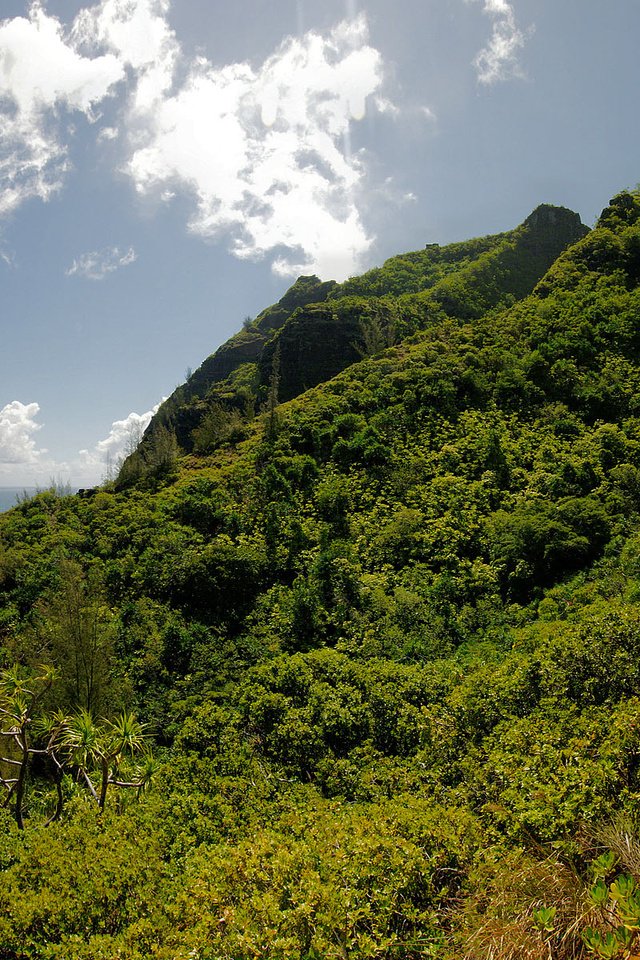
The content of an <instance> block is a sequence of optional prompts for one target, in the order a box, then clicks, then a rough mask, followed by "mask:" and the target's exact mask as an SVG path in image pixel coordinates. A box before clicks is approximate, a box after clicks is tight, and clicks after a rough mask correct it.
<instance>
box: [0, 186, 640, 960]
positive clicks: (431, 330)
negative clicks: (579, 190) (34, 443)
mask: <svg viewBox="0 0 640 960" xmlns="http://www.w3.org/2000/svg"><path fill="white" fill-rule="evenodd" d="M556 229H558V230H559V236H558V237H556V238H555V239H554V236H553V234H554V231H555V230H556ZM571 230H573V241H572V240H571V238H570V237H569V234H570V232H571ZM554 244H557V246H558V248H559V249H558V253H557V256H556V255H555V254H554V253H553V251H554V250H555V249H556V247H554ZM554 257H555V259H554ZM538 258H540V259H539V261H538ZM544 258H547V259H548V260H549V261H551V260H552V261H553V262H549V264H548V267H544V268H542V269H539V265H540V263H542V260H543V259H544ZM534 262H538V266H535V267H534V266H533V265H532V264H533V263H534ZM639 282H640V194H638V193H637V192H632V193H628V192H623V193H621V194H619V195H618V196H616V197H614V198H613V199H612V200H611V202H610V203H609V205H608V206H607V207H606V208H605V210H604V211H603V213H602V215H601V217H600V219H599V221H598V224H597V225H596V227H595V228H594V229H593V230H591V231H586V229H585V228H583V227H582V226H581V225H580V224H579V221H577V220H576V218H575V215H574V214H570V213H569V212H565V211H558V210H556V209H555V208H549V207H542V208H539V209H538V211H535V212H534V214H533V215H532V216H531V217H529V218H528V220H527V221H525V224H523V225H522V227H520V228H518V229H517V230H516V231H514V233H512V234H503V235H500V236H499V237H490V238H484V239H481V240H474V241H470V242H469V244H467V245H464V244H459V245H454V247H453V248H449V247H443V248H434V247H431V248H428V249H425V250H424V251H419V252H418V253H416V254H411V255H405V256H403V257H399V258H392V260H390V261H387V263H386V264H385V265H384V266H383V267H381V268H380V269H379V270H378V271H372V272H370V273H368V274H365V275H364V277H363V278H354V279H352V280H349V281H347V283H346V284H344V285H341V286H338V285H329V286H326V285H321V284H320V281H318V280H316V279H315V278H303V279H302V280H300V281H298V283H297V284H296V285H294V287H293V288H292V290H293V291H294V292H295V293H293V292H291V291H290V293H291V297H290V298H289V299H288V300H287V299H286V298H284V299H285V300H286V302H284V303H283V301H281V302H280V304H278V305H276V306H275V308H270V311H265V313H264V314H261V318H262V319H260V318H257V319H256V321H254V322H253V323H254V324H260V326H259V327H258V328H257V329H258V333H259V334H260V336H262V337H264V342H263V343H262V344H261V346H260V350H259V351H256V352H255V353H254V354H252V355H251V356H252V359H247V357H248V356H249V355H248V354H246V353H245V354H243V355H242V362H239V363H238V365H237V366H235V367H233V363H232V362H231V361H230V364H229V366H228V367H227V368H225V367H224V366H223V365H222V361H220V360H218V361H215V355H214V358H213V359H211V358H210V362H209V361H206V362H205V365H204V366H205V367H206V369H205V372H204V373H202V374H200V371H198V372H197V374H195V375H194V377H198V374H200V379H198V380H196V382H195V384H194V383H192V382H191V381H189V382H188V383H187V385H185V389H187V390H193V393H192V394H191V395H187V394H186V393H183V394H178V396H177V397H176V396H175V395H174V398H172V403H173V406H172V407H171V408H170V411H169V412H170V413H171V416H167V418H166V419H165V420H164V421H162V420H161V419H159V420H158V421H157V425H156V427H155V436H154V431H151V433H150V434H149V436H148V437H147V438H146V439H145V443H144V445H143V447H142V448H141V450H140V452H139V459H138V461H137V468H136V469H133V468H132V464H131V463H130V464H129V468H128V469H129V473H128V475H125V476H124V477H122V478H121V479H120V480H119V482H118V483H117V484H114V485H107V486H106V487H105V488H104V489H102V490H99V491H96V492H89V493H85V495H84V496H82V497H79V496H78V497H62V498H61V497H56V496H55V495H54V494H53V493H52V492H45V493H42V494H40V495H39V496H37V497H36V498H34V499H33V500H31V501H29V502H27V503H23V504H21V505H19V506H18V507H17V508H16V509H15V510H13V511H11V512H10V513H8V514H6V515H3V516H2V517H0V631H2V632H1V638H2V656H3V663H4V666H5V667H6V670H5V671H4V672H3V673H2V674H1V675H0V705H1V706H2V709H4V710H6V711H10V710H12V711H13V713H11V714H10V715H11V716H12V717H14V721H13V723H15V724H16V725H17V727H18V728H19V730H20V731H26V733H25V734H24V735H25V736H28V737H29V738H31V740H30V741H29V742H32V743H33V744H34V746H35V749H37V750H39V751H41V752H39V753H37V754H34V755H33V758H32V760H31V761H30V763H29V766H28V774H29V776H28V779H27V778H25V779H24V781H23V784H22V787H21V790H22V794H21V795H20V798H18V797H17V790H16V789H15V788H14V789H13V791H12V786H11V784H10V782H9V781H10V780H11V779H12V777H11V775H10V771H11V764H9V765H7V766H5V767H0V775H2V776H3V777H4V778H5V781H6V790H7V794H8V804H7V806H6V809H4V810H3V811H2V816H3V826H4V827H5V830H4V832H3V834H2V837H3V839H2V841H1V842H0V905H1V906H2V909H0V955H6V956H7V957H14V956H15V957H26V956H43V957H44V956H65V957H69V958H71V960H80V958H88V957H91V958H93V957H100V956H105V957H106V956H120V957H123V958H126V960H141V958H143V957H147V956H157V957H159V958H166V960H169V958H174V957H180V956H189V955H199V956H201V957H203V958H205V957H209V958H221V957H229V958H231V957H234V958H243V960H244V958H249V957H261V956H265V957H266V956H268V957H271V958H276V960H289V958H291V957H300V958H303V960H315V958H319V957H323V958H324V957H336V958H343V957H358V958H359V957H369V958H374V960H391V958H393V960H400V958H402V960H418V958H421V960H422V958H424V957H432V958H436V960H453V958H468V960H484V958H486V957H489V956H491V957H495V958H504V960H507V958H517V957H530V958H540V960H542V958H547V957H549V956H553V957H557V958H561V960H569V958H575V960H577V958H578V957H583V956H584V955H585V950H586V949H587V948H588V950H589V952H590V953H591V954H592V955H593V956H595V957H604V956H616V955H617V956H620V957H622V956H625V955H629V954H630V953H631V952H632V951H635V952H637V937H638V934H637V932H636V931H637V927H638V926H639V925H640V924H639V923H638V921H637V911H638V902H637V884H638V883H639V882H640V872H639V868H638V860H637V849H638V844H639V843H640V830H639V828H638V822H637V816H638V809H639V808H640V764H639V763H638V757H640V728H639V725H638V722H637V720H638V710H639V707H640V703H639V700H638V688H639V684H640V666H639V665H640V640H639V638H640V603H639V598H640V565H639V564H638V552H639V545H640V523H639V521H640V324H639V317H640V286H639ZM307 295H309V297H310V298H313V297H314V296H316V297H319V299H315V300H314V299H309V300H306V301H305V302H304V303H303V302H301V301H302V300H304V299H305V297H306V296H307ZM287 296H288V295H287ZM265 315H266V316H267V319H266V320H265V319H264V318H265ZM269 318H270V319H269ZM269 325H270V328H271V329H272V330H273V331H274V332H273V333H271V334H269V333H268V332H267V330H268V328H269ZM328 330H331V331H333V332H335V334H336V338H337V339H338V341H339V342H342V344H343V345H349V344H353V343H354V342H357V344H358V349H355V348H354V351H353V353H351V354H345V355H344V356H343V361H344V362H342V364H341V369H339V370H338V371H335V370H334V367H333V366H332V365H331V364H333V363H334V358H337V354H335V353H334V352H333V345H332V344H329V345H328V346H329V349H328V351H327V352H326V353H324V354H323V351H322V350H321V349H320V348H321V347H322V346H323V345H326V344H327V341H328V335H327V331H328ZM246 332H247V331H244V333H246ZM307 337H309V338H312V337H315V338H316V344H317V348H318V349H317V351H316V353H317V354H319V355H318V356H317V357H315V358H314V357H313V356H310V355H309V354H307V353H305V352H304V350H302V346H301V345H302V344H303V342H306V338H307ZM357 337H359V340H355V338H357ZM340 338H342V339H340ZM233 342H234V341H233V340H232V341H231V343H233ZM278 343H279V344H280V347H279V350H278V349H277V344H278ZM296 344H297V345H298V346H296ZM345 349H346V348H345ZM222 356H224V351H223V354H222ZM327 357H328V358H329V359H327ZM237 359H239V358H237ZM338 359H339V358H338ZM316 361H317V363H316ZM336 362H337V360H336ZM216 363H217V364H219V365H218V366H216ZM323 365H324V366H323ZM247 367H248V368H249V369H247ZM243 368H244V369H243ZM202 369H203V368H201V370H202ZM225 369H226V370H230V371H231V373H230V374H229V373H226V374H225ZM323 369H324V371H325V373H327V378H326V379H324V380H321V381H319V382H313V381H314V378H315V376H316V375H317V376H320V375H322V370H323ZM216 371H218V372H216ZM313 371H315V374H313ZM223 374H224V377H225V378H224V379H219V380H216V379H215V377H216V376H218V375H219V376H220V377H222V376H223ZM312 374H313V376H312ZM192 379H193V378H192ZM189 384H191V386H189ZM243 391H244V393H243ZM285 398H286V399H285ZM241 399H242V402H243V403H244V404H245V405H244V407H241V403H240V400H241ZM252 404H253V409H251V406H252ZM199 405H201V408H200V406H199ZM261 408H262V409H261ZM195 409H201V417H200V419H198V418H197V417H194V423H197V425H196V426H194V427H193V428H191V440H188V438H189V429H187V428H186V427H184V429H183V428H181V427H180V424H181V423H184V424H187V422H188V420H187V413H186V411H189V410H195ZM171 411H172V412H171ZM181 418H183V419H181ZM181 431H182V432H181ZM176 438H177V439H176ZM185 438H186V439H185ZM178 445H179V446H178ZM135 466H136V461H135V460H134V462H133V467H135ZM126 473H127V471H126V470H125V474H126ZM48 664H49V665H56V666H57V669H58V676H57V678H56V679H49V676H48V674H47V673H46V669H45V668H46V666H47V665H48ZM18 667H19V670H18ZM16 670H18V672H17V673H16ZM20 670H21V671H22V672H21V673H20ZM123 709H125V710H134V711H135V713H136V715H137V717H138V720H139V721H142V722H144V723H146V724H147V725H148V726H147V727H146V729H144V730H140V729H139V728H138V727H136V726H135V722H134V721H133V720H132V719H131V718H130V717H122V716H121V714H120V711H121V710H123ZM30 710H32V712H33V716H32V717H31V715H30V714H29V711H30ZM79 710H81V711H84V712H79ZM89 713H90V714H91V715H89ZM8 715H9V713H7V714H5V716H8ZM21 718H26V719H21ZM96 718H101V719H96ZM31 720H33V722H31ZM3 729H5V730H6V724H5V725H3ZM7 732H8V733H10V731H7ZM145 734H146V736H147V737H148V740H150V741H153V745H154V750H155V753H156V761H155V765H154V763H152V762H151V760H149V758H148V757H146V756H145V753H144V750H143V746H144V742H145ZM20 736H22V732H21V733H20ZM12 737H13V734H12V735H11V737H7V739H8V740H10V739H11V738H12ZM12 742H13V743H15V742H16V741H15V738H13V740H12ZM18 746H19V745H18V744H17V743H16V747H15V751H14V754H13V755H11V756H10V755H8V754H7V753H5V754H3V756H5V757H7V759H9V760H11V759H14V760H16V762H17V764H18V766H20V760H17V757H18V756H19V752H18ZM12 749H13V747H12ZM21 769H22V768H21ZM26 769H27V768H26V767H25V770H26ZM105 771H106V773H105ZM152 772H153V777H152V779H151V788H150V789H149V790H148V792H145V791H144V790H143V788H145V787H146V786H147V784H148V780H149V777H150V776H151V773H152ZM87 778H88V779H89V780H90V781H91V783H92V784H93V786H94V790H95V793H96V796H97V800H96V797H94V796H93V794H92V793H91V790H89V789H88V788H87V787H86V786H85V785H86V783H87ZM100 783H102V784H103V785H104V795H105V797H106V802H105V804H103V806H104V810H102V812H101V813H100V814H99V815H98V816H97V814H98V811H99V809H101V808H100V805H99V802H98V801H99V800H100V797H101V792H100V791H99V790H96V789H95V785H96V784H98V785H99V784H100ZM127 785H129V786H127ZM133 787H135V790H134V789H133ZM48 818H49V819H51V820H52V821H53V822H51V823H50V824H49V825H48V826H45V822H46V821H47V819H48ZM20 827H22V829H20ZM607 951H608V952H607Z"/></svg>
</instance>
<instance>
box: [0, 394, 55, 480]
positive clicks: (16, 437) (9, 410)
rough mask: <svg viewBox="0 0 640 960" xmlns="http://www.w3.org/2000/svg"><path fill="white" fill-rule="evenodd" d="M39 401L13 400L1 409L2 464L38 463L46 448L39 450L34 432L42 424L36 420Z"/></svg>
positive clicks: (0, 458)
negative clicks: (24, 401) (22, 401)
mask: <svg viewBox="0 0 640 960" xmlns="http://www.w3.org/2000/svg"><path fill="white" fill-rule="evenodd" d="M39 412H40V406H39V405H38V404H37V403H21V402H20V401H19V400H12V401H11V403H7V404H6V406H4V407H3V408H2V410H0V465H6V464H9V465H26V464H29V465H32V464H37V463H38V462H39V460H40V457H41V456H42V454H43V453H46V450H38V448H37V444H36V441H35V438H34V434H35V433H37V431H38V430H40V428H41V426H42V424H39V423H37V422H36V417H37V416H38V414H39Z"/></svg>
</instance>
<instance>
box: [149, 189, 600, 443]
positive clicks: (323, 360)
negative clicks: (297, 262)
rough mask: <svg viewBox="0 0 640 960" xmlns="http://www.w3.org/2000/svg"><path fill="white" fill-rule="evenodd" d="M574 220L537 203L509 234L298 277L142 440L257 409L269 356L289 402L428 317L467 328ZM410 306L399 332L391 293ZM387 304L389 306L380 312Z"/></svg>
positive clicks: (182, 438)
mask: <svg viewBox="0 0 640 960" xmlns="http://www.w3.org/2000/svg"><path fill="white" fill-rule="evenodd" d="M588 232H589V231H588V228H587V227H585V226H584V225H583V224H582V223H581V221H580V217H579V216H578V214H576V213H574V212H573V211H571V210H567V209H565V208H563V207H553V206H550V205H548V204H543V205H541V206H539V207H537V208H536V209H535V210H534V211H533V212H532V213H531V214H530V215H529V216H528V217H527V219H526V220H525V221H524V223H522V224H521V225H520V226H519V227H518V228H516V229H515V230H513V231H511V232H510V233H502V234H496V235H494V236H491V237H484V238H479V239H476V240H471V241H467V242H464V243H457V244H450V245H448V246H444V247H440V246H438V245H437V244H428V245H427V247H426V248H424V249H422V250H418V251H415V252H412V253H407V254H402V255H400V256H399V257H392V258H391V259H390V260H389V261H387V262H386V263H385V264H384V266H383V267H382V268H378V269H374V270H372V271H369V272H368V273H366V274H364V275H363V276H362V277H359V278H353V279H352V280H350V281H347V282H346V283H345V284H341V285H338V284H336V283H335V282H334V281H327V282H323V281H321V280H320V279H319V278H318V277H316V276H309V277H307V276H303V277H299V278H298V280H296V282H295V283H294V284H293V286H291V287H290V288H289V290H287V292H286V293H285V294H284V296H283V297H282V298H281V299H280V300H279V301H278V303H276V304H273V305H272V306H270V307H267V309H266V310H263V311H262V313H260V314H259V315H258V316H257V317H256V319H255V320H253V321H251V322H249V323H248V324H247V325H246V326H245V328H244V329H243V330H240V331H239V332H238V333H237V334H235V336H233V337H231V339H230V340H228V341H227V342H226V343H224V344H222V346H220V347H219V348H218V350H216V352H215V353H213V354H212V355H211V356H209V357H207V359H206V360H205V361H204V362H203V363H202V364H201V366H200V367H199V368H198V369H197V370H196V371H195V373H194V374H193V375H192V376H191V377H190V378H189V379H188V380H187V382H186V383H184V384H183V385H182V386H181V387H179V388H178V389H177V390H176V391H174V393H173V394H172V395H171V396H170V397H169V399H168V400H167V401H165V403H164V404H163V405H162V407H161V408H160V410H159V411H158V413H157V414H156V416H155V417H154V418H153V420H152V421H151V424H150V425H149V428H148V429H147V432H146V434H145V437H144V438H143V441H142V446H143V448H144V446H145V444H146V443H149V442H151V441H152V438H153V437H154V435H155V432H156V431H157V430H158V429H163V428H166V429H168V430H169V431H170V432H171V433H173V435H174V436H175V437H176V439H177V441H178V444H179V445H180V447H181V448H182V449H183V450H185V451H190V450H191V449H192V447H193V440H192V437H193V431H194V430H195V429H196V428H197V427H198V425H199V424H200V423H201V422H202V419H203V417H204V416H206V413H207V410H208V409H209V407H210V405H211V404H212V403H214V402H220V403H222V404H223V406H224V407H225V409H230V410H239V411H240V412H243V411H245V410H246V407H247V394H251V397H250V398H249V400H250V403H252V402H253V401H256V402H257V405H258V407H259V405H260V403H261V402H264V398H265V396H266V393H267V391H268V385H269V381H270V378H271V374H272V370H273V367H274V355H275V352H276V349H277V350H278V351H279V392H278V397H279V400H280V401H281V402H282V401H285V400H289V399H291V398H293V397H295V396H297V395H298V394H300V393H303V392H304V391H305V390H307V389H309V388H311V387H314V386H316V385H317V384H319V383H322V382H324V381H326V380H330V379H331V378H332V377H334V376H336V375H337V374H338V373H340V372H341V371H342V370H344V369H345V368H346V367H348V366H350V365H351V364H353V363H356V362H357V361H359V360H361V359H362V357H363V356H367V355H372V354H375V353H377V352H379V351H380V350H383V349H384V348H385V347H386V346H389V345H390V344H391V343H393V342H394V325H395V323H396V321H397V320H398V319H399V320H400V324H401V326H402V325H403V324H404V330H403V333H402V335H403V336H406V335H408V334H409V333H411V332H415V330H418V329H421V327H423V326H424V324H426V323H427V322H428V318H429V314H430V312H431V313H433V311H436V312H439V313H443V312H444V313H445V314H448V315H449V316H451V317H455V318H458V319H460V320H468V321H473V319H474V318H476V317H480V316H481V315H482V314H483V313H485V312H486V311H487V310H489V309H491V308H493V307H496V306H498V307H499V306H502V305H505V306H506V305H507V304H509V303H512V302H513V300H516V299H520V298H522V297H525V296H527V295H528V294H529V293H530V292H531V291H532V290H533V288H534V287H535V286H536V284H537V283H538V281H539V280H540V278H541V277H542V276H543V275H544V274H545V273H546V271H547V270H548V268H549V267H550V266H551V264H552V263H553V262H554V261H555V260H556V259H557V257H558V256H559V255H560V254H561V253H562V252H563V250H565V249H566V247H568V246H569V245H570V244H572V243H573V242H574V241H576V240H579V239H580V238H581V237H583V236H584V235H585V234H586V233H588ZM405 292H408V293H409V294H415V295H416V296H417V297H418V299H419V306H418V309H417V310H416V309H415V305H414V307H413V308H412V316H411V322H412V324H413V328H412V329H411V330H407V325H406V323H405V322H404V318H403V316H402V310H403V307H402V302H401V301H396V297H397V296H398V294H399V293H400V294H403V293H405ZM390 304H392V306H390Z"/></svg>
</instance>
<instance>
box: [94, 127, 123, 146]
mask: <svg viewBox="0 0 640 960" xmlns="http://www.w3.org/2000/svg"><path fill="white" fill-rule="evenodd" d="M119 136H120V134H119V132H118V128H117V127H103V128H102V130H101V131H100V133H99V134H98V136H97V140H98V143H104V142H105V141H107V140H117V139H118V137H119Z"/></svg>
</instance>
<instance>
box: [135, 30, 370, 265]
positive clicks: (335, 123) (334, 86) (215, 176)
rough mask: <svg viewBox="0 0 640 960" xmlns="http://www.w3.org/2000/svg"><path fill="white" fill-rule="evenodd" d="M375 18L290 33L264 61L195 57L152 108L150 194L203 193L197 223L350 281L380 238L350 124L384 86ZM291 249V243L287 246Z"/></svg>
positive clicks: (140, 160)
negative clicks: (361, 206) (370, 219)
mask: <svg viewBox="0 0 640 960" xmlns="http://www.w3.org/2000/svg"><path fill="white" fill-rule="evenodd" d="M382 76H383V71H382V60H381V56H380V54H379V52H378V51H377V50H375V49H374V48H373V47H371V46H370V45H369V44H368V34H367V23H366V19H365V18H364V17H363V16H360V17H357V18H356V19H354V20H351V21H346V22H343V23H340V24H339V25H338V26H337V27H336V28H335V29H334V30H333V31H332V32H331V33H330V34H329V35H327V36H321V35H319V34H318V33H315V32H310V33H307V34H306V35H304V36H302V37H299V38H289V39H287V40H286V41H285V42H284V43H283V44H282V46H281V47H280V48H279V50H278V51H277V52H276V53H274V54H273V55H272V56H271V57H269V58H268V59H267V60H266V61H265V62H264V63H263V64H262V65H261V66H259V67H257V68H254V67H252V66H250V65H249V64H248V63H235V64H229V65H227V66H224V67H221V68H216V67H213V66H212V65H211V64H210V63H208V62H207V61H204V60H199V61H197V62H196V63H194V64H192V66H191V69H190V70H189V71H188V73H187V75H186V79H185V80H184V82H183V83H182V84H181V85H180V87H179V88H178V89H177V90H175V91H174V92H172V93H170V94H169V93H162V94H161V95H159V96H157V97H156V99H155V100H153V101H152V102H151V104H150V105H149V106H148V108H143V105H142V104H141V102H140V98H139V97H138V98H137V101H136V108H137V110H138V122H139V124H140V126H139V127H138V136H139V137H140V139H141V142H140V144H139V145H138V146H137V148H136V149H135V150H134V151H133V153H132V156H131V158H130V160H129V162H128V164H127V170H128V172H129V174H130V175H131V176H132V177H133V179H134V182H135V184H136V186H137V188H138V190H139V191H140V192H142V193H144V192H147V191H149V190H152V189H154V188H158V189H162V188H167V186H171V187H173V188H174V189H175V188H176V187H180V188H182V189H185V188H186V189H187V190H188V191H190V192H191V194H192V195H193V197H194V199H195V203H196V212H195V214H194V217H193V219H192V222H191V229H192V230H193V231H194V232H196V233H198V234H200V235H201V236H204V237H216V236H219V235H220V234H231V236H232V237H233V241H232V250H233V252H234V253H235V254H236V256H238V257H241V258H259V257H262V256H264V255H265V254H267V253H269V252H272V251H279V250H280V251H281V252H280V253H279V254H278V255H277V256H276V259H275V260H274V263H273V267H274V270H276V272H278V273H281V274H287V275H289V274H295V273H300V272H303V271H315V272H318V273H320V274H321V275H322V276H326V277H336V278H337V279H342V278H343V277H345V276H347V275H348V274H349V273H351V272H353V271H354V270H355V269H356V268H357V266H358V263H359V260H360V258H361V257H362V254H363V253H364V252H365V251H366V250H367V249H368V248H369V246H370V244H371V238H370V237H369V236H368V235H367V231H366V229H365V227H364V225H363V223H362V220H361V217H360V214H359V211H358V204H357V199H358V192H359V190H360V189H361V187H362V183H363V178H364V174H365V170H364V164H363V161H362V158H360V157H354V156H351V155H350V151H349V146H348V138H349V131H350V126H351V124H352V123H353V122H354V121H357V120H360V119H362V118H363V117H364V115H365V109H366V101H367V98H368V97H370V96H371V95H372V94H374V93H375V92H376V91H377V90H378V89H379V88H380V87H381V84H382ZM283 248H284V249H283Z"/></svg>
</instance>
